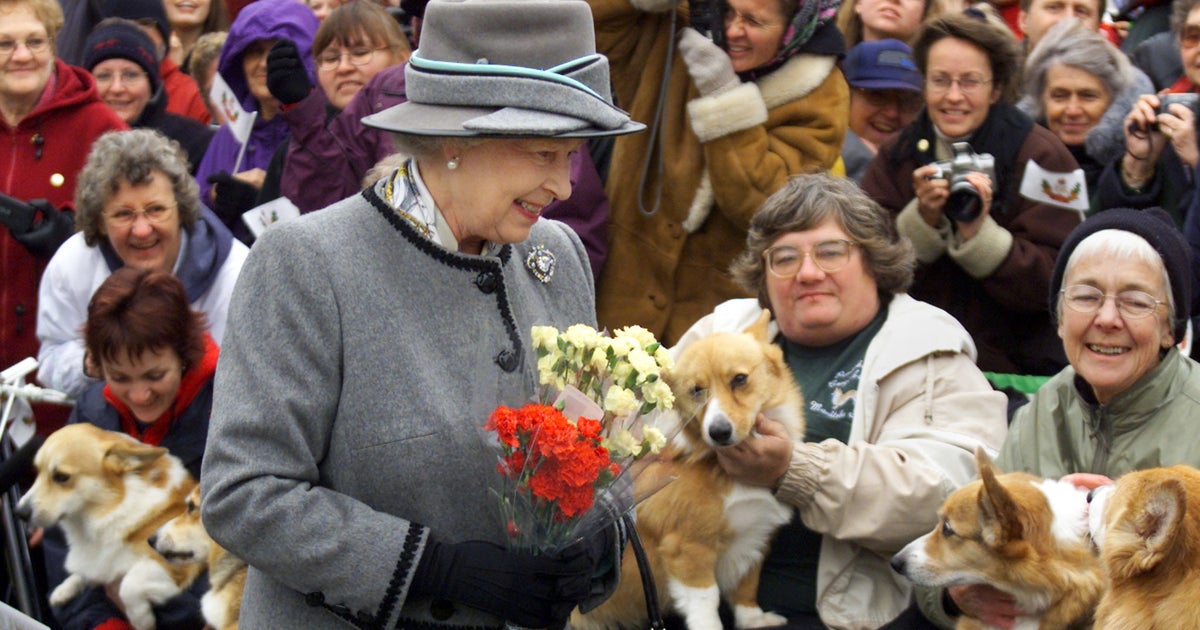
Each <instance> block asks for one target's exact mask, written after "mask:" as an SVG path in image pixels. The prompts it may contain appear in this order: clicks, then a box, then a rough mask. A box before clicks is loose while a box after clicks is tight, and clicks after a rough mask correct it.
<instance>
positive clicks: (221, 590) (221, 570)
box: [150, 486, 246, 630]
mask: <svg viewBox="0 0 1200 630" xmlns="http://www.w3.org/2000/svg"><path fill="white" fill-rule="evenodd" d="M150 543H151V544H152V545H153V546H154V548H155V549H157V550H158V552H159V553H161V554H162V555H163V557H164V558H166V559H167V560H169V561H171V562H174V563H176V564H181V565H193V564H200V565H203V566H206V567H208V583H209V590H208V592H207V593H205V594H204V596H203V597H202V598H200V612H201V613H202V614H203V615H204V620H205V621H206V622H208V627H210V628H214V629H215V630H237V627H238V615H239V614H240V613H241V610H242V589H243V588H244V587H245V585H246V563H245V561H243V560H242V559H241V558H238V557H237V556H235V555H233V554H231V553H229V552H228V551H226V550H225V548H224V547H222V546H221V545H218V544H217V543H216V541H214V540H213V539H212V538H210V537H209V536H208V532H207V531H206V530H205V529H204V523H202V522H200V486H196V487H195V488H193V489H192V492H191V494H189V495H188V498H187V503H186V508H185V510H184V512H183V514H180V515H179V516H176V517H175V518H173V519H171V520H169V521H167V522H166V523H165V524H164V525H163V526H162V527H160V528H158V532H156V533H155V534H154V536H152V537H151V538H150Z"/></svg>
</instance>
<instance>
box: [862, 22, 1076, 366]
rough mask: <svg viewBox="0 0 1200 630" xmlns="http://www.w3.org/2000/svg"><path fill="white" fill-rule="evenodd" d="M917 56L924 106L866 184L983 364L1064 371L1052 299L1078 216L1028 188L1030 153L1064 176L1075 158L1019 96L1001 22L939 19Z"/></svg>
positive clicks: (923, 294) (1009, 40)
mask: <svg viewBox="0 0 1200 630" xmlns="http://www.w3.org/2000/svg"><path fill="white" fill-rule="evenodd" d="M913 57H914V58H915V60H916V63H917V67H918V68H919V69H920V70H921V73H922V74H923V75H924V77H925V111H924V112H923V113H922V114H921V115H920V116H919V117H918V118H917V120H916V122H914V123H913V124H912V125H910V126H909V127H908V128H906V129H905V130H904V131H902V132H901V133H900V135H899V136H898V137H897V138H896V139H895V140H893V141H891V142H889V143H888V144H885V145H884V146H883V147H882V148H881V149H880V151H879V154H878V155H877V156H876V157H875V160H874V161H873V162H872V163H871V165H870V167H868V168H867V173H866V175H865V176H864V177H863V182H862V185H863V188H864V189H865V190H866V191H867V193H868V194H870V195H871V197H872V198H874V199H875V200H876V201H878V202H879V203H880V204H881V205H883V206H884V207H886V208H888V209H889V210H891V211H892V212H893V213H894V214H896V224H897V227H898V229H899V230H900V232H901V234H903V235H905V236H907V237H908V238H909V239H910V240H912V242H913V245H914V246H915V247H916V251H917V262H918V268H917V272H916V277H915V279H914V282H913V287H912V291H911V293H912V295H913V297H915V298H917V299H920V300H923V301H926V302H930V303H931V304H934V305H935V306H938V307H940V308H942V309H945V310H947V311H949V312H950V313H951V314H953V315H954V316H955V317H956V318H958V320H959V321H960V322H962V324H963V326H964V327H965V328H966V329H967V331H968V332H970V333H971V336H972V337H974V339H975V344H976V345H977V346H978V348H979V361H978V364H979V367H980V368H981V369H983V370H984V371H988V372H1000V373H1015V374H1039V375H1048V374H1053V373H1055V372H1056V371H1058V370H1059V369H1061V368H1062V366H1064V365H1065V364H1066V360H1065V357H1064V356H1063V354H1062V344H1061V343H1058V340H1057V338H1056V337H1055V334H1054V329H1053V327H1052V326H1051V323H1050V317H1049V313H1048V312H1047V310H1046V305H1045V300H1044V299H1042V296H1044V295H1045V294H1046V292H1047V291H1048V290H1049V288H1048V283H1049V281H1050V272H1051V270H1052V269H1053V267H1054V257H1055V256H1056V255H1057V254H1058V248H1059V246H1060V245H1061V244H1062V242H1063V239H1065V238H1066V236H1067V234H1068V233H1070V231H1071V229H1072V228H1074V227H1075V226H1076V225H1078V224H1079V214H1078V213H1075V212H1073V211H1069V210H1063V209H1061V208H1058V207H1054V206H1049V205H1046V204H1042V203H1038V202H1035V201H1031V200H1029V199H1025V198H1022V197H1021V196H1020V194H1019V192H1018V191H1019V189H1020V184H1021V179H1022V177H1023V176H1024V174H1025V165H1026V164H1027V163H1028V162H1029V161H1031V160H1032V161H1035V162H1037V163H1038V164H1039V165H1040V166H1041V167H1042V168H1043V169H1046V170H1048V171H1055V172H1060V173H1065V172H1071V171H1073V170H1075V169H1076V168H1077V164H1076V162H1075V158H1073V157H1072V156H1071V153H1070V151H1068V150H1067V148H1066V146H1064V145H1063V143H1062V141H1060V140H1059V139H1058V138H1057V137H1056V136H1055V135H1054V134H1052V133H1050V131H1048V130H1047V129H1045V128H1044V127H1040V126H1038V125H1036V124H1035V123H1034V122H1033V120H1032V119H1030V118H1029V117H1028V116H1026V115H1025V114H1022V113H1021V112H1020V111H1018V110H1017V109H1016V108H1015V107H1013V106H1012V105H1011V102H1012V100H1013V97H1014V96H1015V93H1016V86H1017V83H1018V81H1019V68H1020V62H1019V60H1020V51H1019V48H1018V45H1017V42H1016V40H1014V39H1013V37H1012V35H1011V33H1010V32H1008V31H1007V30H1005V29H1004V28H1003V27H1002V26H1001V25H999V24H996V23H991V22H989V21H987V19H986V18H985V17H984V16H983V14H981V13H979V12H977V11H971V10H969V11H968V12H966V13H963V14H955V15H947V16H942V17H938V18H935V19H933V20H931V21H930V22H928V23H926V25H925V26H924V27H922V29H921V32H920V34H919V35H918V36H917V41H916V44H915V45H914V46H913ZM956 143H957V144H958V145H959V146H958V148H957V149H958V150H957V151H956V150H955V149H956V148H955V147H954V145H955V144H956ZM963 143H965V145H964V144H963ZM989 166H990V167H991V171H992V172H991V173H990V174H989V173H987V170H988V167H989ZM952 186H953V189H954V191H955V192H954V194H952V192H951V189H952Z"/></svg>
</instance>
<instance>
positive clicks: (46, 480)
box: [17, 423, 202, 630]
mask: <svg viewBox="0 0 1200 630" xmlns="http://www.w3.org/2000/svg"><path fill="white" fill-rule="evenodd" d="M33 463H34V466H36V468H37V471H38V472H37V478H36V479H35V480H34V483H33V486H32V487H30V488H29V491H28V492H26V493H25V496H23V497H21V500H20V502H18V504H17V514H18V515H19V516H20V517H21V518H23V519H25V520H27V521H28V522H29V524H30V526H32V527H51V526H54V525H58V526H59V527H61V528H62V530H63V533H64V534H65V535H66V540H67V545H68V549H67V557H66V570H67V572H68V574H69V575H68V576H67V579H66V580H64V581H63V583H62V584H60V585H59V586H58V587H57V588H55V589H54V591H53V592H51V593H50V604H51V605H54V606H61V605H63V604H66V603H67V602H69V601H70V600H71V599H73V598H74V597H75V596H76V595H78V594H79V593H80V592H82V591H83V590H84V588H86V587H88V586H92V585H103V584H110V583H114V582H118V581H119V587H118V591H117V592H118V594H119V596H120V598H121V601H122V603H123V604H124V606H125V615H126V617H127V618H128V619H129V623H130V624H131V625H132V626H133V627H134V628H136V629H137V630H153V628H154V626H155V620H154V610H153V606H154V605H155V604H160V603H162V602H165V601H167V600H168V599H170V598H171V597H174V596H175V595H178V594H179V593H180V592H182V590H183V589H184V588H185V587H186V586H187V585H188V584H191V582H192V580H194V579H195V578H196V577H197V576H198V575H199V574H200V573H201V571H202V569H201V568H200V567H178V566H175V565H172V564H170V563H168V562H167V561H166V560H165V559H164V558H163V557H162V556H161V555H159V554H158V552H156V551H155V550H154V549H153V548H151V547H150V543H149V542H148V540H149V538H150V535H151V534H153V533H154V532H155V530H157V529H158V528H159V526H161V525H162V524H163V523H165V522H166V521H167V520H169V519H171V518H173V517H174V516H175V515H177V514H179V513H180V512H182V511H183V509H184V499H185V497H187V494H188V492H190V491H191V490H192V488H193V487H194V486H195V485H196V482H195V480H194V479H193V478H192V476H191V474H189V473H188V471H187V469H186V468H184V466H183V464H182V463H181V462H180V461H179V459H178V458H176V457H174V456H173V455H171V454H169V453H168V452H167V449H165V448H158V447H153V446H147V445H146V444H143V443H141V442H139V441H137V440H135V439H133V438H132V437H129V436H128V435H125V434H123V433H116V432H113V431H106V430H104V429H101V428H99V427H97V426H95V425H91V424H87V423H80V424H70V425H67V426H66V427H63V428H61V429H59V430H57V431H55V432H54V433H52V434H50V437H48V438H46V442H45V443H44V444H42V447H41V448H40V449H38V452H37V455H36V456H35V457H34V460H33Z"/></svg>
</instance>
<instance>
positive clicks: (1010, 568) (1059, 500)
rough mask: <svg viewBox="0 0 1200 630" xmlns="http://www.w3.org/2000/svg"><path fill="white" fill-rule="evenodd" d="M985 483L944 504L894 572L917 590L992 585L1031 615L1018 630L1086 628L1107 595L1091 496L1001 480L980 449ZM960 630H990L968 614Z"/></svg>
mask: <svg viewBox="0 0 1200 630" xmlns="http://www.w3.org/2000/svg"><path fill="white" fill-rule="evenodd" d="M975 459H976V463H977V466H978V468H979V477H980V478H979V479H978V480H976V481H973V482H971V483H969V484H967V485H965V486H963V487H962V488H959V489H958V490H956V491H955V492H954V493H952V494H951V495H950V496H949V497H947V498H946V501H945V502H944V503H943V504H942V507H941V509H940V510H939V512H938V515H939V517H940V518H939V520H938V525H937V527H935V528H934V530H933V531H932V532H931V533H929V534H926V535H924V536H922V537H920V538H918V539H916V540H914V541H913V542H911V543H909V544H908V545H907V546H906V547H904V549H901V550H900V552H899V553H897V554H896V555H895V556H894V557H893V558H892V568H893V569H895V570H896V572H898V573H900V574H901V575H904V576H905V577H907V578H908V579H909V580H911V581H912V582H913V583H914V584H917V585H923V586H934V587H948V586H957V585H964V584H989V585H991V586H994V587H996V588H997V589H1000V590H1002V591H1004V592H1006V593H1009V594H1011V595H1012V596H1013V597H1014V598H1015V599H1016V602H1017V607H1018V608H1020V609H1022V610H1026V611H1030V612H1029V614H1028V615H1027V616H1024V617H1020V618H1018V619H1017V625H1016V626H1015V627H1016V628H1019V629H1025V628H1030V629H1032V628H1038V629H1040V630H1055V629H1063V628H1075V627H1088V624H1090V621H1091V618H1092V614H1093V612H1094V611H1095V608H1096V603H1097V602H1098V601H1099V599H1100V595H1101V593H1102V591H1103V589H1104V578H1103V575H1102V572H1101V569H1100V561H1099V559H1098V558H1097V557H1096V555H1095V553H1094V552H1093V551H1092V544H1091V541H1090V539H1089V537H1088V528H1087V519H1088V516H1087V515H1088V504H1087V491H1086V490H1083V489H1080V488H1077V487H1076V486H1074V485H1073V484H1071V483H1069V482H1065V481H1055V480H1047V479H1039V478H1036V477H1033V476H1031V475H1027V474H1024V473H1007V474H1000V472H999V471H998V470H997V469H996V467H995V465H994V464H993V463H992V461H991V459H989V458H988V456H987V454H985V453H984V452H983V450H982V449H976V451H975ZM956 627H957V628H958V629H959V630H976V629H980V628H987V627H988V626H985V625H984V624H983V623H981V622H980V621H979V620H978V619H974V618H972V617H968V616H966V615H963V616H962V617H961V618H960V619H959V622H958V625H957V626H956Z"/></svg>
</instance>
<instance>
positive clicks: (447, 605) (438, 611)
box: [429, 599, 455, 621]
mask: <svg viewBox="0 0 1200 630" xmlns="http://www.w3.org/2000/svg"><path fill="white" fill-rule="evenodd" d="M454 612H455V610H454V604H453V603H451V602H449V601H447V600H444V599H435V600H433V601H432V602H430V604H429V614H430V616H432V617H433V618H434V619H437V620H438V621H445V620H447V619H449V618H451V617H453V616H454Z"/></svg>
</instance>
